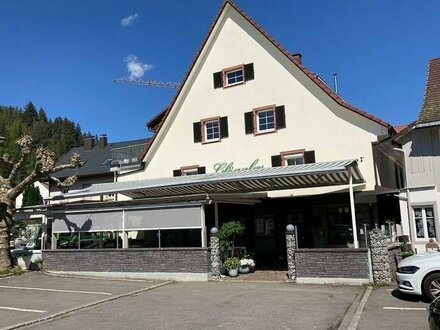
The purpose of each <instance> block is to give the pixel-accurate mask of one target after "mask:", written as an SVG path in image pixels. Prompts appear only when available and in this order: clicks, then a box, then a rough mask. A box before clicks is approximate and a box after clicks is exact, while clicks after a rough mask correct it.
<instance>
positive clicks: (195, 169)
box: [180, 165, 199, 176]
mask: <svg viewBox="0 0 440 330" xmlns="http://www.w3.org/2000/svg"><path fill="white" fill-rule="evenodd" d="M194 172H195V173H194ZM188 173H193V174H188ZM198 174H199V165H190V166H182V167H180V176H190V175H198Z"/></svg>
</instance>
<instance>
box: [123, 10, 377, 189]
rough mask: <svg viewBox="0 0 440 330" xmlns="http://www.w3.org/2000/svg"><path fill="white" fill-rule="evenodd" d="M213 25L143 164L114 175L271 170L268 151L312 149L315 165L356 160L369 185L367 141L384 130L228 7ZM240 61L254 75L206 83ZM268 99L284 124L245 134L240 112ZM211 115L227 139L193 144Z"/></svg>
mask: <svg viewBox="0 0 440 330" xmlns="http://www.w3.org/2000/svg"><path fill="white" fill-rule="evenodd" d="M218 24H219V26H218V27H219V28H218V29H215V30H214V32H213V33H212V34H211V38H210V40H209V41H208V44H207V46H206V47H205V51H204V52H202V54H201V56H200V58H199V62H198V63H197V64H196V66H195V67H194V69H193V72H192V74H191V75H190V77H189V79H188V81H187V86H186V87H185V88H184V89H183V91H182V93H181V95H180V96H179V98H178V99H177V101H176V103H175V106H174V108H173V110H172V112H171V114H170V116H169V117H168V119H167V121H166V122H165V124H164V126H163V127H162V129H161V131H160V133H159V134H158V136H157V137H156V140H155V141H154V143H153V145H152V147H151V150H150V152H149V153H148V155H147V157H146V158H145V161H146V169H145V170H144V171H143V172H139V173H135V174H133V175H127V176H122V177H120V178H119V180H120V181H128V180H136V179H145V178H154V177H169V176H172V175H173V173H172V172H173V170H174V169H178V168H180V167H182V166H189V165H199V166H206V171H207V173H209V172H213V166H214V164H216V163H217V162H228V163H229V162H234V166H235V167H237V168H241V167H246V166H249V165H250V164H251V163H252V162H253V161H254V160H255V159H258V161H259V164H261V165H263V166H264V167H270V166H271V156H272V155H275V154H279V153H280V152H282V151H288V150H294V149H306V150H315V156H316V161H317V162H322V161H333V160H343V159H357V158H361V157H362V158H363V161H362V162H361V163H360V164H359V167H360V170H361V172H362V174H363V176H364V178H365V179H366V181H367V185H366V188H367V189H374V184H375V182H374V167H373V156H372V146H371V142H373V141H376V140H377V135H381V134H386V128H385V127H383V126H381V125H379V124H377V123H375V122H373V121H371V120H369V119H366V118H365V117H362V116H360V115H359V114H356V113H353V112H352V111H350V110H348V109H346V108H343V107H341V106H339V105H338V104H336V102H335V101H334V100H332V99H330V97H329V96H328V95H327V94H326V93H325V92H323V91H322V90H321V89H320V88H319V87H317V86H316V84H315V83H314V82H312V81H311V80H310V79H309V78H308V77H306V76H305V74H304V73H303V72H301V71H300V70H299V69H298V68H297V67H296V66H295V65H294V64H292V63H291V62H290V61H289V60H288V59H287V58H286V57H285V56H284V55H283V54H281V52H279V51H278V50H277V49H275V47H274V46H273V45H272V44H270V43H269V41H268V40H267V39H266V38H264V37H262V36H261V34H260V33H259V32H257V31H256V30H255V29H254V28H253V27H251V25H250V24H249V23H247V22H245V21H244V20H243V18H242V17H241V16H239V14H237V13H236V12H235V11H228V12H227V15H224V16H222V18H221V19H220V21H219V23H218ZM246 63H254V68H255V79H254V80H251V81H248V82H246V83H245V84H243V85H239V86H234V87H230V88H225V89H222V88H219V89H214V88H213V73H214V72H218V71H221V70H222V69H224V68H227V67H231V66H234V65H237V64H246ZM270 104H276V105H284V106H285V110H286V125H287V128H286V129H281V130H279V131H277V132H276V133H271V134H265V135H260V136H254V135H245V127H244V113H245V112H249V111H252V109H253V108H256V107H260V106H265V105H270ZM213 116H228V122H229V138H226V139H223V140H222V141H221V142H218V143H211V144H200V143H194V142H193V122H197V121H200V120H201V119H203V118H209V117H213ZM335 189H340V188H335Z"/></svg>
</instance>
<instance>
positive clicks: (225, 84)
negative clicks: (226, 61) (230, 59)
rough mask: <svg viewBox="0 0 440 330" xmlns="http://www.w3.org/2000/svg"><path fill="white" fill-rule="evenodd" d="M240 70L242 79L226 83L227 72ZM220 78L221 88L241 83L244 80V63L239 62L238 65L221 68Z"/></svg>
mask: <svg viewBox="0 0 440 330" xmlns="http://www.w3.org/2000/svg"><path fill="white" fill-rule="evenodd" d="M240 70H241V72H242V77H243V78H242V80H241V81H239V82H235V83H232V84H229V83H228V74H230V73H233V72H237V71H240ZM222 78H223V88H228V87H232V86H237V85H243V84H244V83H245V81H246V77H245V75H244V64H239V65H235V66H231V67H229V68H226V69H223V70H222Z"/></svg>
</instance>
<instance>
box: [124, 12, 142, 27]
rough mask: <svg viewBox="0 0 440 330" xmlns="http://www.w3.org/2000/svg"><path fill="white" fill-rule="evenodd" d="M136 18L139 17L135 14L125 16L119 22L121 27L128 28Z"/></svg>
mask: <svg viewBox="0 0 440 330" xmlns="http://www.w3.org/2000/svg"><path fill="white" fill-rule="evenodd" d="M138 17H139V15H138V14H137V13H136V14H133V15H130V16H127V17H124V18H123V19H122V20H121V26H123V27H128V26H130V25H132V24H133V23H134V22H135V21H136V20H137V18H138Z"/></svg>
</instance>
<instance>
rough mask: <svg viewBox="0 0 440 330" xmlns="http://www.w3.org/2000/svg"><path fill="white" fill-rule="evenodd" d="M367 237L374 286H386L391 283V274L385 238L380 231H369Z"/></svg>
mask: <svg viewBox="0 0 440 330" xmlns="http://www.w3.org/2000/svg"><path fill="white" fill-rule="evenodd" d="M369 237H370V250H371V266H372V269H373V281H374V284H380V285H382V284H385V285H388V284H390V283H391V272H390V257H389V252H388V243H387V240H386V237H385V235H384V233H383V232H382V231H381V230H380V229H373V230H371V231H369Z"/></svg>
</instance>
